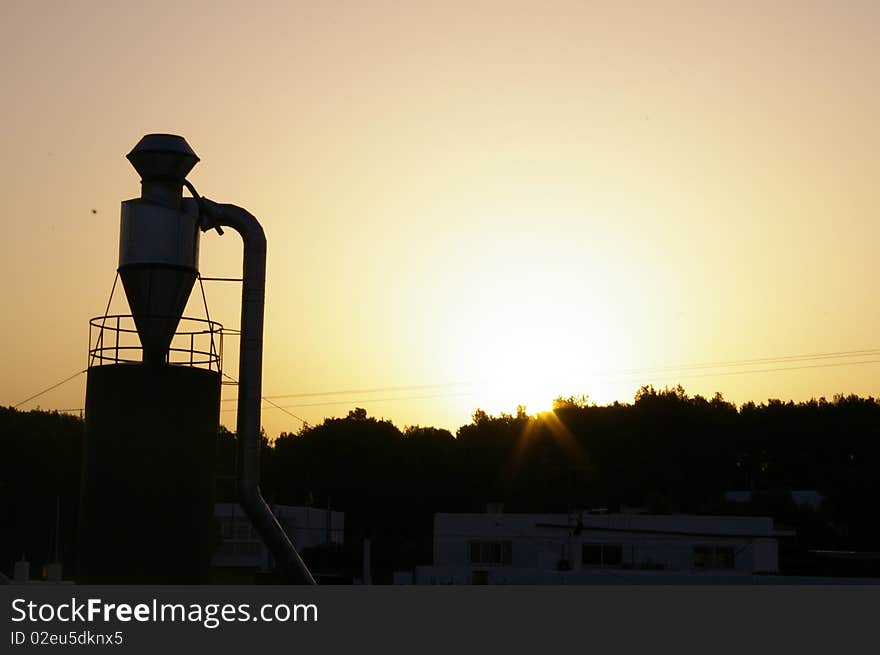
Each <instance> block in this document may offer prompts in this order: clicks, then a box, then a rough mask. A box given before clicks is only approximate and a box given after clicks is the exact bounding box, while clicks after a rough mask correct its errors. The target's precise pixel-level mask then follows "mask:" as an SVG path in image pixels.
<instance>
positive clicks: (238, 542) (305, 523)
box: [211, 503, 345, 571]
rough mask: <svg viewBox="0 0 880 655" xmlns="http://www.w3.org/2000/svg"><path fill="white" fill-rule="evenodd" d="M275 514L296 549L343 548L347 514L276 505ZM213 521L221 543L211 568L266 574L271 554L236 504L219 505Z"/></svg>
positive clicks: (215, 508) (216, 506)
mask: <svg viewBox="0 0 880 655" xmlns="http://www.w3.org/2000/svg"><path fill="white" fill-rule="evenodd" d="M272 511H273V512H274V513H275V516H276V517H277V518H278V522H279V523H280V524H281V527H283V528H284V531H285V532H286V533H287V536H288V537H290V540H291V541H292V542H293V544H294V545H295V546H296V549H297V550H298V551H300V552H302V551H303V550H304V549H306V548H313V547H315V546H320V545H324V544H335V545H340V546H341V545H342V543H343V534H344V532H345V514H344V513H343V512H333V511H329V510H326V509H317V508H315V507H293V506H290V505H274V506H273V507H272ZM214 517H215V518H216V519H217V522H218V523H219V525H220V537H221V542H220V544H219V545H218V546H217V549H216V550H215V551H214V558H213V559H212V560H211V566H213V567H215V568H242V569H256V570H259V571H267V570H268V569H269V568H270V566H269V565H270V554H269V551H268V549H267V548H266V546H265V545H264V544H263V542H262V541H261V540H260V537H259V535H258V534H257V531H256V530H254V528H253V526H252V525H251V522H250V521H249V520H248V518H247V516H246V515H245V513H244V510H243V509H242V508H241V505H238V504H237V503H216V504H215V505H214Z"/></svg>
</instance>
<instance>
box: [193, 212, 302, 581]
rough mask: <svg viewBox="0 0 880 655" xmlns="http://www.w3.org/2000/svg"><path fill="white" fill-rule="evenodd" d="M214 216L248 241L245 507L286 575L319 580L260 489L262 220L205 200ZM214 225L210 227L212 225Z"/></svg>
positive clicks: (242, 414) (241, 441)
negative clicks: (310, 569) (315, 577)
mask: <svg viewBox="0 0 880 655" xmlns="http://www.w3.org/2000/svg"><path fill="white" fill-rule="evenodd" d="M204 202H205V207H206V208H207V210H208V213H209V215H210V219H212V220H213V221H214V223H215V224H217V225H222V226H224V227H231V228H232V229H233V230H235V231H236V232H238V233H239V234H240V235H241V239H242V242H243V244H244V263H243V266H242V291H241V338H240V342H241V345H240V351H239V361H238V422H237V428H236V430H237V433H238V491H239V495H240V502H241V506H242V507H243V508H244V511H245V514H247V517H248V518H249V519H250V521H251V524H252V525H253V526H254V528H255V529H256V531H257V532H258V533H259V535H260V537H261V538H262V540H263V543H265V544H266V546H267V547H268V548H269V552H271V553H272V557H274V558H275V562H276V565H277V566H278V568H279V570H280V571H281V574H282V575H283V576H284V578H285V579H286V580H287V581H288V582H291V583H294V584H311V585H313V584H315V579H314V578H313V577H312V574H311V573H310V572H309V569H308V568H307V567H306V565H305V562H303V561H302V558H301V557H300V556H299V553H297V552H296V548H295V547H294V545H293V543H292V542H291V541H290V539H289V538H288V536H287V533H285V532H284V529H283V528H282V527H281V524H280V523H278V519H276V518H275V515H274V514H273V513H272V510H270V509H269V506H268V505H267V504H266V501H265V499H264V498H263V495H262V493H261V492H260V405H261V402H262V395H263V394H262V384H263V306H264V301H265V295H266V235H265V234H264V233H263V228H262V227H261V226H260V223H259V221H257V219H256V218H255V217H254V216H253V215H252V214H251V213H250V212H248V211H246V210H244V209H242V208H241V207H237V206H236V205H227V204H218V203H215V202H212V201H210V200H208V199H207V198H205V199H204ZM213 227H214V225H211V226H209V228H213Z"/></svg>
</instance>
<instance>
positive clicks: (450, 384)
mask: <svg viewBox="0 0 880 655" xmlns="http://www.w3.org/2000/svg"><path fill="white" fill-rule="evenodd" d="M470 384H471V383H470V382H440V383H437V384H409V385H404V386H399V387H372V388H368V389H343V390H336V391H310V392H301V393H285V394H276V395H274V396H264V398H273V399H280V398H313V397H314V398H320V397H323V396H343V395H345V394H349V393H384V392H386V391H414V390H417V389H441V388H446V387H463V386H468V385H470ZM234 400H238V399H237V398H224V399H223V402H225V403H226V402H232V401H234Z"/></svg>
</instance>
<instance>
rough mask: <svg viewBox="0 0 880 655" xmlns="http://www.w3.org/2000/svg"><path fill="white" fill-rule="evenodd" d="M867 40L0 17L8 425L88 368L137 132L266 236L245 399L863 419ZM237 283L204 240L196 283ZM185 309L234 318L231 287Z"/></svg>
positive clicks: (857, 18) (408, 420)
mask: <svg viewBox="0 0 880 655" xmlns="http://www.w3.org/2000/svg"><path fill="white" fill-rule="evenodd" d="M878 26H880V3H877V2H872V1H866V2H848V3H847V2H827V3H817V2H792V3H787V2H736V3H733V2H717V3H714V2H694V3H686V2H670V3H662V2H659V1H658V2H644V3H622V2H609V3H600V2H587V1H584V0H580V1H578V2H553V1H544V2H516V1H515V0H505V1H503V2H501V1H499V2H480V1H475V0H470V1H468V2H455V1H449V2H431V3H429V2H424V3H402V2H399V1H397V0H395V1H389V2H373V1H372V0H364V1H357V2H354V1H352V2H335V1H329V0H328V1H322V2H311V3H304V2H293V1H292V2H276V3H260V2H248V3H243V2H238V3H221V2H205V3H187V2H169V3H154V2H150V3H143V2H138V3H135V2H110V1H109V0H107V1H103V2H52V3H50V2H36V1H27V2H12V1H10V0H4V2H3V3H2V11H0V43H2V49H3V56H2V57H0V72H2V77H0V79H2V80H3V102H2V104H0V117H2V122H3V129H2V130H0V140H2V141H0V146H2V153H3V154H2V157H0V190H2V201H3V218H2V219H0V220H2V227H3V232H4V234H3V237H2V244H3V256H2V258H0V276H2V279H3V280H4V282H3V291H4V294H3V298H4V312H3V314H4V319H3V321H2V322H0V367H2V371H3V375H2V376H0V404H2V405H12V404H16V403H18V402H19V401H21V400H23V399H25V398H27V397H28V396H29V395H31V394H33V393H36V392H37V391H39V390H40V389H42V388H45V387H47V386H49V385H51V384H53V383H55V382H58V381H59V380H61V379H63V378H65V377H67V376H69V375H71V374H73V373H75V372H76V371H77V370H81V369H83V368H85V366H86V364H87V349H88V319H89V318H90V317H93V316H98V315H101V314H102V313H103V312H104V308H105V305H106V302H107V298H108V295H109V292H110V287H111V285H112V283H113V279H114V276H115V269H116V265H117V257H118V236H119V205H120V202H121V201H123V200H125V199H128V198H132V197H135V196H137V195H139V192H140V190H139V184H138V176H137V174H136V173H135V172H134V170H133V169H132V167H131V166H130V165H129V163H128V162H127V161H126V160H125V158H124V155H125V154H126V153H127V152H129V150H131V148H132V147H133V146H134V144H135V143H136V142H137V141H138V140H139V139H140V137H141V136H142V135H144V134H146V133H152V132H169V133H174V134H180V135H183V136H184V137H185V138H186V139H187V140H188V141H189V143H190V144H191V145H192V147H193V149H194V150H195V151H196V152H197V153H198V155H199V156H200V157H201V163H199V164H198V165H197V166H196V168H195V169H194V170H193V172H192V173H191V174H190V177H189V179H190V180H191V181H192V182H193V183H194V184H195V186H196V187H197V188H198V190H199V192H200V193H201V194H203V195H205V196H207V197H209V198H211V199H213V200H216V201H221V202H233V203H236V204H239V205H242V206H244V207H246V208H248V209H249V210H250V211H251V212H252V213H253V214H255V215H256V216H257V217H258V218H259V219H260V220H261V222H262V223H263V226H264V227H265V231H266V234H267V238H268V243H269V262H268V283H267V286H268V292H267V293H268V297H267V305H266V333H265V357H264V362H265V363H264V367H265V368H264V371H265V373H264V383H263V391H264V394H265V395H266V396H269V397H271V398H273V399H274V402H276V403H278V404H279V405H282V406H284V407H286V408H287V409H288V411H290V412H292V413H294V414H295V415H297V416H299V417H302V418H304V419H305V420H307V421H309V422H312V423H314V422H319V421H321V420H322V419H323V418H324V417H325V416H334V415H345V413H346V412H347V411H348V410H349V409H352V408H353V407H355V406H360V407H365V408H366V409H367V410H368V411H369V413H370V414H371V415H377V416H384V417H387V418H390V419H392V420H393V421H394V422H395V423H396V424H398V425H399V426H404V425H411V424H416V423H418V424H421V425H435V426H437V427H447V428H450V429H453V430H454V429H455V428H456V427H458V426H459V425H461V424H463V423H466V422H468V420H469V417H470V415H471V414H472V412H473V410H474V409H475V408H476V407H482V408H484V409H487V410H489V411H490V412H498V411H502V410H504V411H515V407H516V405H517V404H526V405H527V406H528V408H529V410H531V411H537V410H542V409H546V408H547V407H548V406H549V403H550V401H551V400H552V398H553V397H555V396H558V395H566V396H567V395H577V394H589V396H590V398H591V399H592V400H595V401H596V402H599V403H605V402H608V401H613V400H615V399H618V400H621V401H631V400H632V398H633V394H634V393H635V390H636V389H637V388H638V387H639V386H640V385H642V384H654V385H655V386H663V385H666V384H676V383H679V382H680V383H681V384H682V385H683V386H684V387H685V388H686V389H687V391H688V392H690V393H692V394H693V393H702V394H704V395H711V394H713V393H714V392H715V391H721V392H722V393H723V394H724V395H725V397H726V398H728V399H729V400H733V401H735V402H737V403H741V402H744V401H746V400H755V401H761V400H766V399H767V398H783V399H789V398H791V399H795V400H803V399H808V398H810V397H819V396H823V395H824V396H827V397H830V396H832V395H833V394H835V393H858V394H860V395H874V396H877V395H878V394H880V385H878V380H880V363H878V362H880V340H878V335H880V275H878V265H877V260H878V254H877V253H878V245H880V220H878V218H880V217H878V207H880V183H878V174H880V165H878V164H880V128H878V120H880V39H878V37H877V34H878ZM240 265H241V244H240V240H239V239H238V237H237V236H236V235H235V234H233V233H231V232H227V234H226V235H225V236H223V237H220V236H218V235H217V234H215V233H213V232H212V233H208V234H205V235H203V239H202V250H201V271H202V274H203V275H211V276H238V274H239V272H240ZM206 284H207V283H206ZM207 294H208V302H209V304H210V309H211V315H212V318H215V319H217V320H220V321H221V322H222V323H224V325H226V326H228V327H238V311H239V307H238V300H239V294H240V289H239V287H238V286H237V285H234V284H223V283H211V284H209V285H208V287H207ZM194 300H195V301H196V302H191V304H190V308H189V311H188V312H187V313H188V314H193V315H195V316H203V314H204V312H203V310H202V309H201V297H200V296H196V297H195V298H194ZM113 309H114V310H116V311H118V312H125V311H126V304H125V299H124V296H123V294H122V293H121V292H120V290H117V294H116V297H115V299H114V304H113ZM226 345H227V355H228V357H227V358H226V361H225V368H226V370H227V371H229V372H230V373H231V374H233V375H234V374H235V373H236V370H237V358H236V357H235V356H234V355H235V352H234V351H235V348H236V345H237V344H236V343H235V341H234V340H233V339H232V338H230V339H229V340H228V341H227V344H226ZM852 351H868V352H867V353H865V354H863V355H862V356H860V357H855V356H846V357H839V358H824V359H791V360H780V359H778V358H782V357H786V356H795V355H812V354H821V353H849V352H852ZM755 359H765V360H768V361H763V362H755V363H753V364H749V365H743V364H737V365H735V366H710V367H700V366H699V365H702V364H706V363H719V362H721V363H731V362H742V361H743V360H755ZM856 362H863V363H861V364H859V363H856ZM865 362H867V363H865ZM828 364H834V365H833V366H828ZM837 364H846V365H840V366H838V365H837ZM780 368H787V369H789V370H778V369H780ZM658 369H660V370H658ZM84 390H85V376H84V375H82V376H80V377H79V378H77V379H75V380H73V381H71V382H70V383H68V384H66V385H63V386H61V387H59V388H58V389H57V390H55V391H52V392H50V393H48V394H46V395H44V396H42V397H40V398H39V399H37V400H35V401H34V402H32V403H29V404H27V405H24V406H23V407H22V408H25V409H26V408H32V407H36V406H37V405H39V406H41V407H43V408H55V409H76V408H80V407H83V396H84ZM331 392H332V393H331ZM307 394H308V395H307ZM224 397H225V398H226V399H227V400H226V401H225V402H224V403H223V413H222V414H221V421H222V422H223V423H225V424H226V425H228V426H230V427H232V426H234V422H235V421H234V411H230V410H234V407H235V404H234V402H229V399H231V398H234V397H235V389H234V388H232V387H226V388H225V389H224ZM263 424H264V425H265V427H266V429H267V431H268V433H269V434H270V436H275V435H277V433H278V432H280V431H295V430H297V429H299V427H300V423H299V421H297V420H296V419H294V418H293V417H292V416H290V415H288V414H285V413H284V412H282V411H281V410H278V409H275V408H267V409H266V410H264V412H263Z"/></svg>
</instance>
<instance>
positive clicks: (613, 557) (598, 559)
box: [581, 544, 623, 567]
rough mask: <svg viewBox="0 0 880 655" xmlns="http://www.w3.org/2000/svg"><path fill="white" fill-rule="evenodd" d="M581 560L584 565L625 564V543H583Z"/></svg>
mask: <svg viewBox="0 0 880 655" xmlns="http://www.w3.org/2000/svg"><path fill="white" fill-rule="evenodd" d="M581 561H582V562H583V564H584V566H609V567H612V566H620V565H621V564H623V545H621V544H583V546H582V550H581Z"/></svg>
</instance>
